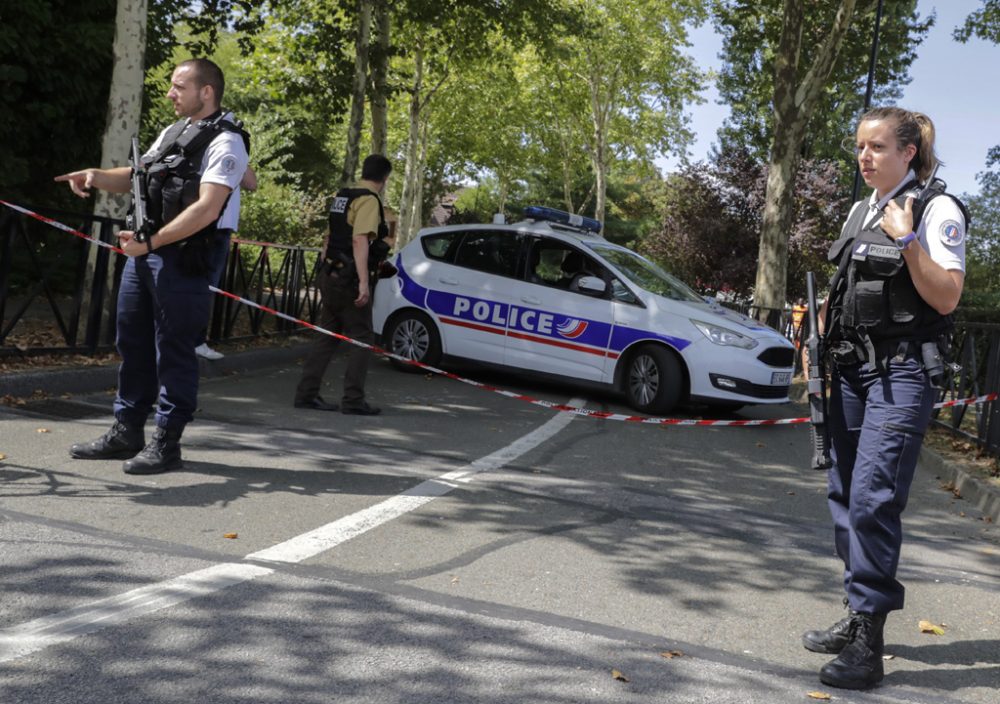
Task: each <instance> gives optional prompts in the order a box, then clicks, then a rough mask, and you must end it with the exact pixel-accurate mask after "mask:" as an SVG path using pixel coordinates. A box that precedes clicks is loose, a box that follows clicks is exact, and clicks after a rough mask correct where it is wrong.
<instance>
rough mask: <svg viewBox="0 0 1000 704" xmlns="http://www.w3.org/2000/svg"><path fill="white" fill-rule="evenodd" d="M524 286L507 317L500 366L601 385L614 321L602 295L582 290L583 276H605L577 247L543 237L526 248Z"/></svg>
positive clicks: (531, 242) (609, 306)
mask: <svg viewBox="0 0 1000 704" xmlns="http://www.w3.org/2000/svg"><path fill="white" fill-rule="evenodd" d="M527 249H528V257H527V261H526V266H525V271H524V277H523V278H524V282H523V283H522V284H521V285H520V287H519V289H518V291H519V293H518V295H517V296H516V300H515V301H514V306H513V307H512V309H511V312H510V315H509V323H508V330H507V352H506V360H505V364H507V365H509V366H512V367H521V368H525V369H531V370H535V371H540V372H545V373H548V374H559V375H562V376H568V377H573V378H576V379H586V380H590V381H603V380H604V376H605V367H606V365H607V351H608V342H609V340H610V337H611V325H612V321H613V320H614V317H613V316H614V312H613V309H612V302H611V300H610V296H609V295H608V294H607V292H604V293H599V292H593V291H586V290H584V289H582V288H581V287H580V281H581V279H583V278H584V277H592V278H597V279H600V280H602V281H604V282H605V285H606V282H607V277H608V272H607V270H606V269H605V268H604V267H603V266H601V265H600V264H599V263H598V262H597V261H596V260H595V259H594V258H593V257H591V256H589V255H588V254H587V253H586V252H584V251H583V249H581V248H577V247H575V246H573V245H571V244H569V243H567V242H563V241H562V240H558V239H555V238H548V237H532V238H530V241H529V244H528V248H527Z"/></svg>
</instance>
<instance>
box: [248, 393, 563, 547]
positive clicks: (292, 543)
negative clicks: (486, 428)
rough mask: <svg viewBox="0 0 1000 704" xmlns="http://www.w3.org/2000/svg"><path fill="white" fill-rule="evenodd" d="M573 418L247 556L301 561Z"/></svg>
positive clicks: (533, 443) (497, 462)
mask: <svg viewBox="0 0 1000 704" xmlns="http://www.w3.org/2000/svg"><path fill="white" fill-rule="evenodd" d="M577 403H578V400H577V399H573V400H572V401H570V405H577ZM573 418H575V416H573V415H572V414H569V413H559V414H558V415H555V416H553V417H552V418H550V419H549V421H548V422H547V423H545V424H544V425H542V426H541V427H539V428H537V429H536V430H534V431H532V432H530V433H528V434H527V435H525V436H523V437H521V438H519V439H518V440H516V441H514V442H513V443H511V444H510V445H507V446H506V447H503V448H501V449H499V450H497V451H496V452H494V453H492V454H490V455H487V456H486V457H482V458H480V459H478V460H476V461H475V462H473V463H471V464H469V465H467V466H466V467H463V468H462V469H457V470H455V471H454V472H448V473H447V474H442V475H441V476H440V477H437V478H435V479H428V480H427V481H425V482H421V483H420V484H418V485H417V486H415V487H413V488H412V489H408V490H407V491H404V492H403V493H402V494H399V495H397V496H393V497H392V498H390V499H386V500H385V501H382V502H381V503H377V504H375V505H374V506H369V507H368V508H366V509H362V510H361V511H358V512H356V513H352V514H351V515H349V516H344V517H343V518H339V519H337V520H336V521H333V522H332V523H327V524H326V525H325V526H321V527H319V528H317V529H316V530H312V531H309V532H308V533H303V534H302V535H299V536H296V537H294V538H292V539H291V540H286V541H285V542H283V543H278V544H277V545H274V546H272V547H269V548H265V549H264V550H260V551H258V552H255V553H251V554H249V555H247V556H246V559H248V560H263V561H270V562H292V563H294V562H302V561H303V560H306V559H308V558H310V557H313V556H314V555H318V554H320V553H322V552H325V551H327V550H329V549H331V548H334V547H336V546H338V545H340V544H341V543H343V542H346V541H348V540H350V539H351V538H354V537H357V536H359V535H361V534H362V533H365V532H367V531H369V530H371V529H372V528H376V527H377V526H380V525H382V524H383V523H387V522H388V521H391V520H393V519H394V518H398V517H400V516H402V515H403V514H406V513H409V512H410V511H414V510H416V509H418V508H420V507H421V506H423V505H424V504H426V503H429V502H431V501H433V500H434V499H436V498H438V497H440V496H444V495H445V494H447V493H448V492H450V491H451V490H452V489H454V488H455V487H456V486H457V485H458V484H464V483H467V482H470V481H472V479H473V478H474V477H475V476H476V475H477V474H480V473H481V472H487V471H489V470H491V469H499V468H500V467H503V466H504V465H505V464H507V463H508V462H512V461H513V460H515V459H517V458H518V457H520V456H521V455H523V454H524V453H526V452H528V451H529V450H531V449H532V448H535V447H537V446H538V445H540V444H542V443H543V442H545V441H546V440H548V439H549V438H551V437H552V436H554V435H555V434H556V433H558V432H559V431H560V430H562V429H563V428H565V427H566V426H567V425H568V424H569V422H570V421H571V420H572V419H573Z"/></svg>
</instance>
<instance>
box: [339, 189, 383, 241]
mask: <svg viewBox="0 0 1000 704" xmlns="http://www.w3.org/2000/svg"><path fill="white" fill-rule="evenodd" d="M366 187H367V186H366V184H363V183H359V184H358V185H357V186H356V188H366ZM381 222H382V218H381V215H380V213H379V200H378V198H377V197H376V196H374V195H370V196H367V195H366V196H358V197H357V198H355V199H354V200H352V201H351V205H350V207H348V209H347V224H348V225H350V226H351V227H352V228H353V230H352V234H353V235H354V236H355V237H357V236H360V235H365V236H367V237H368V239H370V240H372V239H375V237H376V236H377V235H378V226H379V224H380V223H381Z"/></svg>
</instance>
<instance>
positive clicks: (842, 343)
mask: <svg viewBox="0 0 1000 704" xmlns="http://www.w3.org/2000/svg"><path fill="white" fill-rule="evenodd" d="M827 351H828V353H829V355H830V359H831V360H832V361H833V363H834V364H836V365H837V366H838V367H849V366H853V365H855V364H864V363H865V362H867V361H868V356H867V355H866V354H865V351H864V348H863V347H860V346H859V345H856V344H854V343H853V342H850V341H848V340H839V341H837V342H834V343H833V344H831V345H830V346H829V348H828V350H827Z"/></svg>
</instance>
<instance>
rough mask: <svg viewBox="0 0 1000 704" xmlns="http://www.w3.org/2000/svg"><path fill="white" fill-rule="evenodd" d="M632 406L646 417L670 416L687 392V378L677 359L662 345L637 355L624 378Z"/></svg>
mask: <svg viewBox="0 0 1000 704" xmlns="http://www.w3.org/2000/svg"><path fill="white" fill-rule="evenodd" d="M622 384H623V386H624V390H625V395H626V397H627V398H628V403H629V405H630V406H631V407H632V408H634V409H635V410H637V411H640V412H642V413H657V414H662V413H669V412H670V411H672V410H673V409H674V407H675V406H676V405H677V402H678V401H680V399H681V394H682V393H683V391H684V374H683V372H682V371H681V365H680V362H678V361H677V357H675V356H674V355H673V353H671V352H670V351H668V350H667V349H665V348H663V347H660V346H659V345H644V346H642V347H640V348H639V349H637V350H636V351H635V352H633V353H632V354H631V355H630V356H629V359H628V366H627V367H626V368H625V374H624V376H623V378H622Z"/></svg>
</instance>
